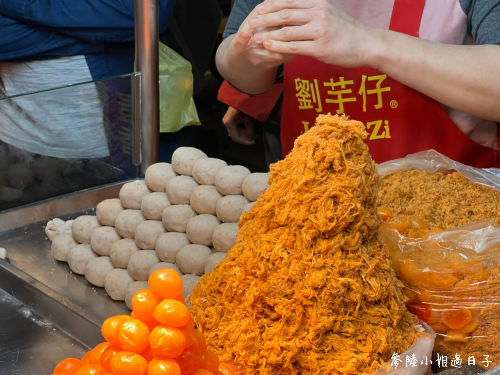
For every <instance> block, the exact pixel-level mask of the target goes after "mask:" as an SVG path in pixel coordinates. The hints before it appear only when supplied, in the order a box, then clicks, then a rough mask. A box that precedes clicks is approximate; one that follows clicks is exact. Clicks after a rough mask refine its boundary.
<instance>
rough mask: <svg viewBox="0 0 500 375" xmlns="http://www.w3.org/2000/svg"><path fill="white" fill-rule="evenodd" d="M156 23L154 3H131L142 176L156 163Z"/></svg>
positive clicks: (136, 156) (137, 157) (152, 0)
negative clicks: (133, 18)
mask: <svg viewBox="0 0 500 375" xmlns="http://www.w3.org/2000/svg"><path fill="white" fill-rule="evenodd" d="M158 24H159V18H158V0H135V61H136V71H137V72H138V73H140V76H138V77H137V79H136V80H135V83H134V95H135V105H136V107H135V111H136V113H135V119H136V121H137V120H140V133H139V132H138V130H139V127H138V126H137V125H138V124H137V123H136V132H135V134H136V135H135V141H136V147H135V152H134V160H135V161H136V164H140V173H141V175H142V176H144V173H145V172H146V169H147V168H148V167H149V166H150V165H151V164H154V163H156V162H158V160H159V136H160V102H159V97H160V86H159V81H160V78H159V62H158V38H159V26H158ZM137 142H138V144H137ZM139 145H140V155H139Z"/></svg>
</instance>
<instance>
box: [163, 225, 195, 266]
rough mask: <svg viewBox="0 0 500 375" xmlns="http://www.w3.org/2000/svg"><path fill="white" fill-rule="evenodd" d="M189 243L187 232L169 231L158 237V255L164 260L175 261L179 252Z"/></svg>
mask: <svg viewBox="0 0 500 375" xmlns="http://www.w3.org/2000/svg"><path fill="white" fill-rule="evenodd" d="M189 244H190V242H189V240H188V237H187V235H186V233H178V232H168V233H165V234H162V235H161V236H160V237H158V240H157V241H156V255H157V256H158V258H159V259H160V260H161V261H162V262H167V263H175V258H176V256H177V253H178V252H179V251H180V250H181V249H182V248H183V247H184V246H186V245H189Z"/></svg>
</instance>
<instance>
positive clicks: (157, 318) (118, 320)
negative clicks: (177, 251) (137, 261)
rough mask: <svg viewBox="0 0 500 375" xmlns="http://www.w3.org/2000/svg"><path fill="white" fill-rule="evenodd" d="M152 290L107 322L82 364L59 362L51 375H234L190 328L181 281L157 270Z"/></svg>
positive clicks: (191, 322) (233, 369) (141, 293)
mask: <svg viewBox="0 0 500 375" xmlns="http://www.w3.org/2000/svg"><path fill="white" fill-rule="evenodd" d="M148 284H149V287H150V288H151V289H144V290H141V291H139V292H137V293H136V294H135V295H134V298H133V300H132V306H133V311H132V314H131V315H130V316H128V315H117V316H114V317H112V318H109V319H108V320H106V321H105V322H104V324H103V326H102V335H103V336H104V338H105V339H106V342H103V343H102V344H99V345H97V346H96V347H95V348H94V349H92V350H91V351H89V352H88V353H87V354H85V355H84V356H83V358H82V359H81V360H79V359H76V358H68V359H65V360H63V361H61V362H60V363H59V364H58V365H57V366H56V368H55V370H54V373H53V374H52V375H70V374H71V375H145V374H148V375H236V374H238V369H237V367H235V366H234V365H232V364H225V363H219V358H218V357H217V355H216V354H215V353H214V352H213V351H211V350H210V349H207V348H206V346H207V343H206V340H205V337H204V336H203V334H202V333H201V332H200V331H198V330H196V329H195V328H194V320H193V318H192V317H191V315H190V314H189V310H188V308H187V307H186V305H185V302H184V298H183V297H182V294H181V293H182V280H181V278H180V276H179V275H178V274H177V273H176V272H175V271H172V270H170V269H161V270H157V271H155V272H154V273H153V274H152V275H151V277H150V278H149V281H148Z"/></svg>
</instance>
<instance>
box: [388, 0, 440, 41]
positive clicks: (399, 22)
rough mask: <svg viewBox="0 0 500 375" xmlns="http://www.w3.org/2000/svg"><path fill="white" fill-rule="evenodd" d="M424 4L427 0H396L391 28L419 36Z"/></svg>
mask: <svg viewBox="0 0 500 375" xmlns="http://www.w3.org/2000/svg"><path fill="white" fill-rule="evenodd" d="M433 1H439V0H433ZM424 6H425V0H395V1H394V8H393V9H392V17H391V23H390V25H389V30H392V31H397V32H399V33H403V34H407V35H410V36H415V37H417V38H418V36H419V31H420V23H421V22H422V15H423V13H424Z"/></svg>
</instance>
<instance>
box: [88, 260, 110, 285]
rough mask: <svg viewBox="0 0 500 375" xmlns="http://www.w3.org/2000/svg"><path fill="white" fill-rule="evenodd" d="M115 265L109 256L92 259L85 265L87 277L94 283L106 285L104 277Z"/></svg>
mask: <svg viewBox="0 0 500 375" xmlns="http://www.w3.org/2000/svg"><path fill="white" fill-rule="evenodd" d="M114 269H115V267H113V264H112V263H111V260H110V259H109V257H99V258H94V259H91V260H90V261H89V262H88V263H87V266H86V267H85V278H86V279H87V281H88V282H89V283H91V284H92V285H95V286H98V287H100V288H102V287H104V279H105V278H106V276H108V274H109V273H110V272H111V271H113V270H114Z"/></svg>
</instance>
